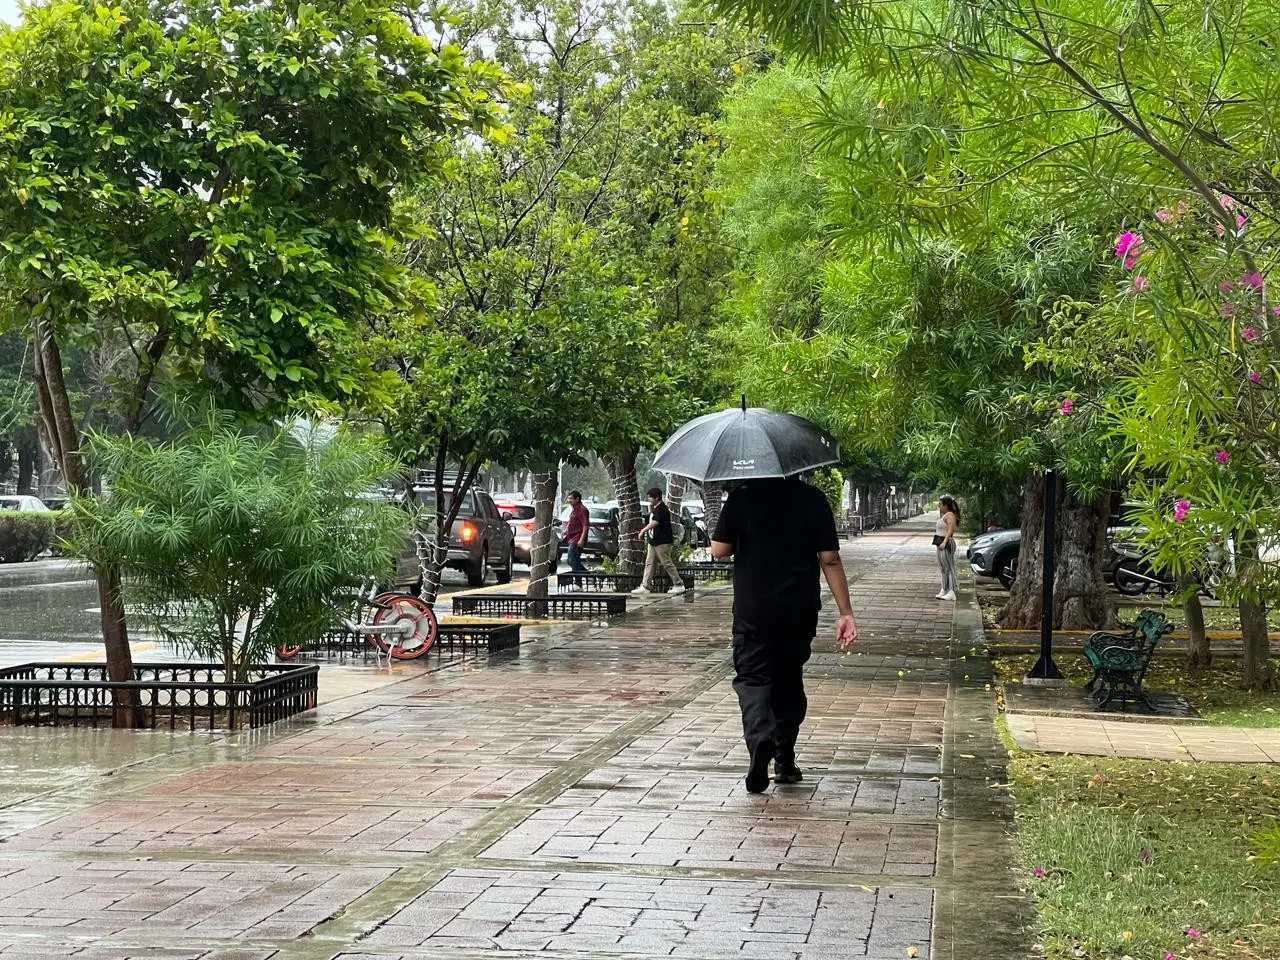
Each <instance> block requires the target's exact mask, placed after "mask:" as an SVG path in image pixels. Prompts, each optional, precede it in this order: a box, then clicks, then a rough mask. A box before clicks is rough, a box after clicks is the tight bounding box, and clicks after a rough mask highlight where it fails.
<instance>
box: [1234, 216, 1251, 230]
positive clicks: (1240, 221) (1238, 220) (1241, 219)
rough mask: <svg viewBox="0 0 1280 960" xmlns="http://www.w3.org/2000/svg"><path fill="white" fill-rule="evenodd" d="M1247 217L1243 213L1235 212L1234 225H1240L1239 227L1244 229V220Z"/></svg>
mask: <svg viewBox="0 0 1280 960" xmlns="http://www.w3.org/2000/svg"><path fill="white" fill-rule="evenodd" d="M1247 219H1249V218H1248V217H1246V216H1245V215H1244V214H1243V213H1237V214H1236V226H1237V227H1240V228H1241V229H1244V222H1245V221H1246V220H1247Z"/></svg>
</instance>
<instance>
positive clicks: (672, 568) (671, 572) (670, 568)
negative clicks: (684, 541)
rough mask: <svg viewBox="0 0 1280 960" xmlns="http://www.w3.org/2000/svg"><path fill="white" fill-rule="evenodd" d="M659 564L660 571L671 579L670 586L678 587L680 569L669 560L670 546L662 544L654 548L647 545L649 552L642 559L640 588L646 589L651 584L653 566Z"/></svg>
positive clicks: (680, 582)
mask: <svg viewBox="0 0 1280 960" xmlns="http://www.w3.org/2000/svg"><path fill="white" fill-rule="evenodd" d="M655 563H657V564H660V565H661V566H662V569H663V570H665V571H667V576H668V577H670V578H671V586H673V587H678V586H680V585H681V584H682V583H684V581H683V580H681V579H680V568H679V567H677V566H676V562H675V561H674V560H672V559H671V544H669V543H662V544H658V545H657V546H654V545H653V544H652V543H651V544H649V552H648V553H647V554H645V558H644V579H643V580H641V581H640V585H641V586H642V587H645V588H648V586H649V584H650V583H652V582H653V567H654V564H655Z"/></svg>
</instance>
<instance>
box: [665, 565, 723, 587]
mask: <svg viewBox="0 0 1280 960" xmlns="http://www.w3.org/2000/svg"><path fill="white" fill-rule="evenodd" d="M676 569H678V570H679V571H680V576H682V577H692V578H693V579H694V580H696V581H698V582H699V583H707V582H710V581H712V580H732V579H733V564H732V563H718V562H711V563H682V564H679V565H678V567H677V568H676Z"/></svg>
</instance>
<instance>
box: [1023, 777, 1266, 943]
mask: <svg viewBox="0 0 1280 960" xmlns="http://www.w3.org/2000/svg"><path fill="white" fill-rule="evenodd" d="M1011 773H1012V775H1013V781H1014V784H1015V787H1014V795H1015V798H1016V808H1015V809H1016V822H1017V828H1018V843H1019V851H1020V859H1021V871H1022V874H1021V875H1022V876H1023V877H1024V878H1025V883H1026V886H1027V888H1028V889H1029V890H1030V892H1031V894H1032V895H1033V896H1034V898H1035V901H1036V904H1037V907H1038V929H1037V931H1036V932H1037V936H1038V938H1039V940H1040V942H1041V943H1042V945H1043V950H1044V955H1045V956H1046V958H1048V960H1066V958H1072V960H1075V958H1088V960H1122V958H1124V957H1131V958H1133V960H1145V958H1148V957H1150V958H1153V960H1158V958H1163V957H1164V956H1165V955H1166V953H1172V954H1173V956H1174V957H1176V958H1178V960H1184V958H1186V960H1197V958H1200V960H1219V958H1221V960H1227V958H1232V960H1264V958H1265V960H1276V958H1280V867H1277V866H1274V865H1269V864H1267V863H1266V862H1264V861H1263V860H1262V859H1261V858H1259V857H1256V856H1255V855H1254V850H1253V848H1252V847H1251V842H1250V838H1252V837H1256V836H1258V835H1259V833H1260V832H1261V831H1265V830H1266V829H1268V828H1271V827H1274V826H1275V822H1276V821H1275V818H1276V815H1277V812H1280V778H1278V777H1276V776H1275V774H1274V773H1273V772H1272V770H1271V769H1270V768H1268V767H1261V766H1257V765H1234V764H1212V765H1209V764H1196V763H1189V762H1176V763H1168V762H1163V761H1149V760H1116V759H1111V758H1096V757H1070V756H1067V757H1048V756H1044V755H1041V754H1027V753H1021V752H1019V753H1016V754H1015V755H1014V759H1013V761H1012V765H1011Z"/></svg>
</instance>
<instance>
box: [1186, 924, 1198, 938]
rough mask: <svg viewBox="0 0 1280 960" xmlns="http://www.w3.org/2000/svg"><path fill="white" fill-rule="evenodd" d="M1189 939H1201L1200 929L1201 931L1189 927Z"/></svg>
mask: <svg viewBox="0 0 1280 960" xmlns="http://www.w3.org/2000/svg"><path fill="white" fill-rule="evenodd" d="M1187 939H1189V940H1199V939H1200V931H1199V930H1197V929H1196V928H1195V927H1187Z"/></svg>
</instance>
